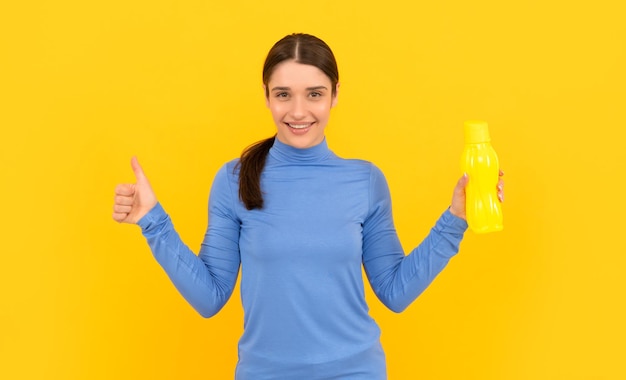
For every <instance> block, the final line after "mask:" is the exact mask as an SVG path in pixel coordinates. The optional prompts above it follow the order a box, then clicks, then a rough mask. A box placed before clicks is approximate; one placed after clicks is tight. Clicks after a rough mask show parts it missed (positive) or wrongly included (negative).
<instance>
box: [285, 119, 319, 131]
mask: <svg viewBox="0 0 626 380" xmlns="http://www.w3.org/2000/svg"><path fill="white" fill-rule="evenodd" d="M285 124H286V125H287V126H288V127H289V128H290V129H296V130H297V129H309V128H311V126H313V124H315V122H314V121H309V122H302V121H300V122H294V123H288V122H286V123H285ZM292 125H306V127H301V128H295V127H292Z"/></svg>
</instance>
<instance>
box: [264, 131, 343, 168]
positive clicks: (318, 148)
mask: <svg viewBox="0 0 626 380" xmlns="http://www.w3.org/2000/svg"><path fill="white" fill-rule="evenodd" d="M331 154H332V152H331V151H330V149H328V143H327V142H326V138H325V137H324V140H322V142H321V143H319V144H317V145H315V146H312V147H310V148H304V149H299V148H294V147H293V146H291V145H287V144H285V143H283V142H280V141H279V140H278V138H274V145H273V146H272V148H271V149H270V155H271V156H272V157H274V158H275V159H277V160H279V161H283V162H319V161H322V160H325V159H326V158H328V157H329V156H330V155H331Z"/></svg>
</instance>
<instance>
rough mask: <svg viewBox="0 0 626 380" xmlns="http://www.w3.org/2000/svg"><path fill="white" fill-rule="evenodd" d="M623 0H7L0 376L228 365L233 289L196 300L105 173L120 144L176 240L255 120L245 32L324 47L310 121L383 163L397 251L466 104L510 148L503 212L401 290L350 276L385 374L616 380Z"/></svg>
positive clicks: (621, 289)
mask: <svg viewBox="0 0 626 380" xmlns="http://www.w3.org/2000/svg"><path fill="white" fill-rule="evenodd" d="M622 4H623V2H622V1H620V0H597V1H593V2H576V1H565V0H557V1H545V0H544V1H540V0H531V1H519V2H506V1H496V0H476V1H464V0H450V1H428V2H427V1H424V2H412V1H408V0H406V1H397V0H390V1H384V2H362V1H352V2H341V1H327V0H320V1H314V2H258V1H253V0H239V1H237V0H235V1H219V2H217V1H209V0H205V1H196V0H189V1H173V0H169V1H164V0H161V1H159V0H157V1H143V0H138V1H121V0H112V1H106V2H104V1H98V2H91V1H69V0H55V1H52V0H49V1H44V0H38V1H37V0H35V1H25V2H18V1H3V2H2V5H0V55H1V56H0V91H1V99H0V128H1V134H0V165H1V167H0V169H1V170H0V174H1V178H2V182H1V186H0V201H1V202H2V206H1V208H0V210H1V211H2V221H1V223H2V228H1V229H0V233H1V236H2V237H1V241H0V247H1V248H0V249H1V256H0V289H1V299H0V305H1V306H0V378H2V379H113V378H123V379H138V378H146V379H148V378H149V379H180V378H188V379H229V378H232V375H233V369H234V366H235V363H236V360H237V355H236V344H237V339H238V337H239V335H240V334H241V327H242V311H241V306H240V302H239V294H238V293H236V294H234V295H233V297H232V299H231V301H230V302H229V303H228V305H227V306H226V307H225V309H224V310H223V311H222V312H221V313H220V314H219V315H218V316H216V317H214V318H212V319H209V320H205V319H202V318H201V317H199V316H198V315H197V314H196V313H195V312H194V311H193V310H192V309H191V307H189V306H188V305H187V304H186V302H185V301H184V300H183V299H182V297H180V296H179V295H178V294H177V292H176V291H175V289H174V288H173V286H172V285H171V284H170V283H169V280H168V279H167V277H166V275H165V274H164V273H163V271H162V270H161V269H160V268H159V266H158V264H156V262H155V261H154V259H153V258H152V256H151V253H150V251H149V250H148V247H147V245H146V243H145V241H144V239H143V237H142V236H141V234H140V231H139V228H138V227H136V226H130V225H118V224H117V223H115V222H113V220H112V219H111V211H112V204H113V188H114V186H115V185H116V184H117V183H119V182H128V181H132V180H133V176H132V171H131V169H130V163H129V162H130V158H131V156H132V155H137V156H138V157H139V159H140V162H141V163H142V164H143V166H144V169H145V171H146V173H147V175H148V176H149V178H150V180H151V182H152V185H153V186H154V188H155V190H156V192H157V195H158V196H159V199H160V201H161V202H162V203H163V204H164V206H165V207H166V209H167V211H168V212H169V213H170V214H171V215H172V218H173V220H174V223H175V225H176V227H177V229H178V231H179V232H180V234H181V235H182V237H183V239H184V240H185V241H186V242H187V244H189V245H190V246H191V247H192V248H193V249H194V250H195V251H197V249H198V247H199V245H200V241H201V238H202V236H203V233H204V229H205V226H206V202H207V194H208V190H209V188H210V185H211V181H212V178H213V175H214V174H215V172H216V171H217V169H218V167H219V166H221V165H222V163H224V162H225V161H227V160H229V159H231V158H233V157H236V156H238V155H239V154H240V152H241V150H242V149H243V148H244V147H245V146H247V145H248V144H250V143H252V142H254V141H257V140H259V139H261V138H263V137H266V136H269V135H271V134H272V133H273V128H274V127H273V123H272V121H271V117H270V115H269V112H268V111H267V109H266V108H265V105H264V102H263V92H262V90H261V79H260V73H261V65H262V62H263V59H264V58H265V54H266V52H267V50H268V49H269V48H270V47H271V45H272V44H273V43H274V42H275V41H276V40H278V39H279V38H281V37H282V36H283V35H285V34H288V33H291V32H308V33H312V34H315V35H318V36H319V37H321V38H323V39H324V40H326V41H327V42H328V43H329V44H330V46H331V47H332V48H333V50H334V51H335V53H336V56H337V59H338V62H339V68H340V76H341V78H340V79H341V92H340V99H339V104H338V107H337V108H336V109H335V110H334V111H333V116H332V118H331V123H330V125H329V127H328V132H327V137H328V140H329V145H330V147H331V148H332V149H333V150H334V151H335V152H336V153H337V154H339V155H341V156H344V157H357V158H363V159H367V160H371V161H373V162H374V163H376V164H377V165H378V166H379V167H381V168H382V169H383V171H384V172H385V174H386V176H387V179H388V181H389V184H390V188H391V192H392V196H393V201H394V206H395V207H394V212H395V219H396V225H397V228H398V231H399V234H400V237H401V239H402V243H403V245H404V246H405V248H406V249H407V250H409V249H410V248H412V247H413V246H414V245H416V244H417V243H419V242H420V241H421V239H422V238H423V237H424V236H425V235H426V234H427V232H428V229H429V228H430V227H431V225H432V224H433V223H434V221H435V219H436V218H437V217H438V215H439V214H440V213H441V212H442V211H443V210H444V209H445V207H446V206H447V204H448V202H449V199H450V196H451V192H452V188H453V185H454V183H455V182H456V180H457V178H458V177H459V175H460V172H459V159H460V154H461V151H462V145H463V135H462V123H463V121H465V120H467V119H484V120H487V121H488V122H489V123H490V129H491V134H492V138H493V145H494V147H495V148H496V151H497V152H498V154H499V157H500V162H501V166H502V168H503V169H504V170H505V172H506V175H505V179H506V183H507V185H506V196H507V199H506V202H505V204H504V214H505V230H504V231H503V232H500V233H496V234H489V235H475V234H472V233H468V234H467V235H466V239H465V240H464V242H463V243H462V246H461V253H460V254H459V255H458V256H457V257H455V258H454V259H453V260H452V261H451V263H450V265H449V266H448V268H447V269H446V270H445V271H444V272H443V273H442V274H441V275H440V277H438V278H437V280H436V281H435V282H434V283H433V285H432V286H431V287H430V288H429V289H428V290H427V291H426V292H425V293H424V294H423V295H422V297H420V298H419V299H418V300H417V301H416V302H415V303H414V304H413V305H412V306H411V307H410V308H409V309H408V310H407V311H405V312H404V313H402V314H394V313H392V312H390V311H388V310H386V309H384V307H383V306H381V304H380V302H379V301H377V300H376V299H375V298H374V297H372V295H371V292H369V289H368V294H367V297H368V299H369V302H370V305H371V313H372V315H373V317H374V318H375V319H376V320H377V321H378V322H379V324H380V325H381V327H382V330H383V344H384V346H385V349H386V353H387V357H388V367H389V376H390V379H415V378H420V379H626V367H625V365H624V358H625V357H626V347H625V346H626V343H624V342H625V341H626V328H625V327H624V321H625V320H626V311H625V308H624V301H625V298H626V296H625V290H626V281H625V279H624V278H625V277H626V276H625V274H624V271H625V269H626V258H625V256H626V255H625V253H626V249H625V248H624V227H626V223H625V222H624V220H625V219H624V215H625V214H626V207H625V203H624V199H625V197H624V193H625V191H626V190H625V188H626V187H625V186H624V185H625V183H626V181H625V180H624V176H625V174H626V170H624V169H625V166H626V165H625V164H626V155H625V151H626V149H625V148H624V141H625V140H626V139H625V138H626V132H625V129H626V112H625V110H626V104H625V103H626V102H625V100H626V76H625V71H626V69H625V68H626V22H624V15H625V14H626V12H625V9H624V5H622Z"/></svg>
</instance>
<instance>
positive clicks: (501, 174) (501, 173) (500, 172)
mask: <svg viewBox="0 0 626 380" xmlns="http://www.w3.org/2000/svg"><path fill="white" fill-rule="evenodd" d="M503 175H504V172H503V171H502V169H500V170H499V171H498V176H499V177H502V176H503Z"/></svg>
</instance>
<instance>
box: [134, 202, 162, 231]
mask: <svg viewBox="0 0 626 380" xmlns="http://www.w3.org/2000/svg"><path fill="white" fill-rule="evenodd" d="M167 218H168V215H167V213H166V212H165V210H164V209H163V206H161V203H159V202H157V204H156V205H155V206H154V207H153V208H152V209H151V210H150V211H148V213H147V214H146V215H144V216H143V217H142V218H141V219H139V220H138V221H137V225H138V226H139V227H141V230H142V232H148V231H149V230H150V229H151V228H153V227H155V226H158V225H159V224H162V223H163V221H164V220H166V219H167Z"/></svg>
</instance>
